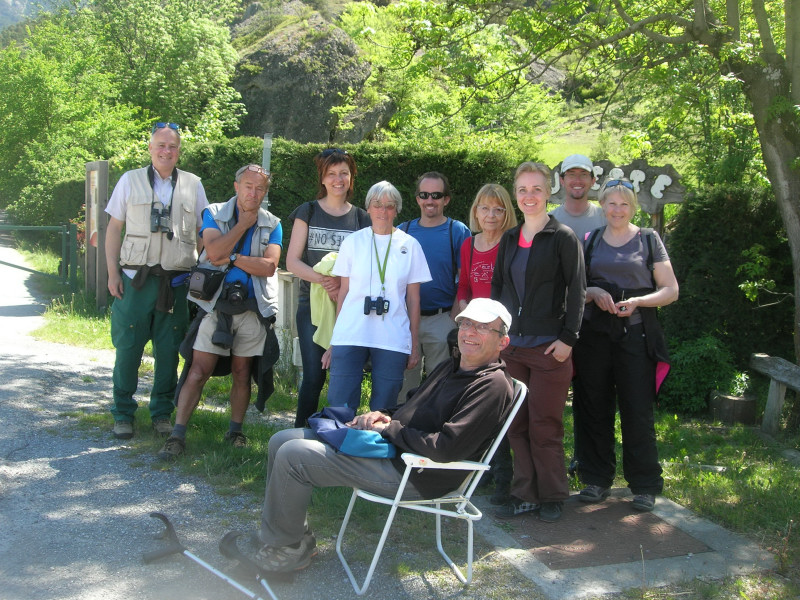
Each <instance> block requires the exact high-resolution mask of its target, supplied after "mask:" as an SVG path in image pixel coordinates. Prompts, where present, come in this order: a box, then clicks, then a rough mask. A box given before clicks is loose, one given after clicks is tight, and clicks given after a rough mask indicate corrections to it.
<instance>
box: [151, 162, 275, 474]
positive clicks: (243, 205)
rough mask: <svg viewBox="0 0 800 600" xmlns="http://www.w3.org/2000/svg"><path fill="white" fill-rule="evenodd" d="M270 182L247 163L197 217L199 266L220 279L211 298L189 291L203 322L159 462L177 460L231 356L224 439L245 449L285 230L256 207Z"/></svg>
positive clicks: (271, 320)
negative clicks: (226, 193)
mask: <svg viewBox="0 0 800 600" xmlns="http://www.w3.org/2000/svg"><path fill="white" fill-rule="evenodd" d="M269 184H270V174H269V173H268V172H267V171H265V170H264V169H263V168H262V167H260V166H258V165H245V166H244V167H242V168H241V169H239V170H238V171H236V179H235V181H234V184H233V187H234V189H235V190H236V195H235V196H234V197H233V198H231V199H230V200H228V201H227V202H223V203H220V204H212V205H211V206H209V207H208V209H207V210H206V211H205V212H204V213H203V226H202V228H201V229H200V236H201V237H202V238H203V244H204V246H205V247H204V249H203V253H202V254H201V255H200V266H202V267H205V268H208V269H215V270H224V271H225V279H224V281H223V282H222V284H221V285H220V287H219V289H218V290H217V291H216V293H215V295H214V296H213V297H212V298H211V300H202V299H198V298H196V297H193V296H192V295H191V293H190V297H189V299H190V300H192V301H193V302H195V303H197V305H198V306H199V307H200V309H201V310H202V313H203V316H202V320H200V319H201V317H200V316H198V319H197V320H199V327H198V328H197V330H196V335H195V338H194V345H193V348H194V351H193V352H192V356H191V365H190V366H189V370H188V375H187V376H186V379H185V381H183V378H182V381H183V385H182V386H181V389H180V394H179V396H178V411H177V414H176V416H175V427H174V428H173V430H172V435H171V436H170V437H169V438H168V439H167V441H166V442H165V444H164V446H163V447H162V448H161V450H160V451H159V452H158V456H159V458H161V459H163V460H171V459H174V458H176V457H178V456H180V455H181V454H183V452H184V450H185V448H186V425H187V424H188V422H189V418H190V417H191V416H192V413H193V412H194V409H195V408H196V407H197V403H198V402H199V401H200V394H201V393H202V392H203V386H204V385H205V383H206V381H208V378H209V377H211V375H212V374H213V373H214V368H215V367H216V366H217V362H218V361H219V359H220V357H221V356H226V357H227V356H229V357H230V371H231V375H232V378H233V384H232V385H231V393H230V400H231V420H230V429H229V430H228V432H227V433H226V434H225V439H226V440H227V441H228V442H230V443H231V444H232V445H233V446H234V447H238V448H241V447H244V446H245V445H247V438H246V437H245V435H244V434H243V433H242V423H243V422H244V416H245V413H246V412H247V407H248V406H249V404H250V375H251V369H252V366H253V359H254V357H256V356H261V355H262V354H263V353H264V349H265V345H266V342H267V329H268V328H270V327H272V324H273V323H274V322H275V316H276V314H277V312H278V281H277V276H276V275H275V270H276V269H277V268H278V260H279V259H280V257H281V244H282V241H283V229H282V228H281V222H280V219H278V218H277V217H275V216H274V215H273V214H272V213H270V212H268V211H267V210H265V209H263V208H261V201H262V200H263V199H264V196H265V195H266V193H267V191H269ZM192 329H193V330H194V324H193V326H192ZM190 335H191V332H190ZM275 342H277V340H275ZM187 362H188V359H187ZM184 370H185V368H184Z"/></svg>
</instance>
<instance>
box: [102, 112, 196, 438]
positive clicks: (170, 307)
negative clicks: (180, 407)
mask: <svg viewBox="0 0 800 600" xmlns="http://www.w3.org/2000/svg"><path fill="white" fill-rule="evenodd" d="M148 149H149V151H150V157H151V160H152V164H151V165H150V166H147V167H144V168H142V169H135V170H133V171H128V172H126V173H124V174H123V175H122V177H121V178H120V180H119V182H118V183H117V185H116V187H115V188H114V192H113V193H112V194H111V198H110V199H109V201H108V206H107V207H106V212H107V213H108V214H109V217H110V218H109V223H108V228H107V230H106V247H105V250H106V261H107V264H108V290H109V292H111V295H112V296H114V298H115V300H114V303H113V305H112V307H111V340H112V342H113V343H114V347H115V348H116V350H117V356H116V362H115V364H114V379H113V382H114V404H113V406H112V408H111V414H112V415H114V430H113V431H114V436H115V437H117V438H120V439H130V438H131V437H133V431H134V430H133V421H134V415H135V413H136V409H137V404H136V401H135V400H134V399H133V395H134V393H135V392H136V388H137V385H138V371H139V365H140V363H141V361H142V353H143V352H144V347H145V344H147V342H148V340H152V341H153V358H154V359H155V374H154V376H153V388H152V390H151V392H150V419H151V421H152V424H153V429H154V430H155V431H156V433H158V434H159V435H163V436H167V435H169V434H170V432H171V431H172V426H171V425H170V415H171V414H172V410H173V408H174V405H173V397H174V395H175V386H176V384H177V379H178V375H177V367H178V347H179V346H180V343H181V341H182V340H183V337H184V335H185V334H186V329H187V327H188V321H189V310H188V305H187V303H186V286H185V284H184V283H180V284H178V282H179V281H181V279H180V278H181V276H182V275H184V274H186V273H188V271H189V269H191V268H192V267H193V266H194V265H196V264H197V243H198V237H197V231H198V229H199V227H200V225H201V224H202V214H203V210H205V208H206V207H207V206H208V199H207V198H206V193H205V190H204V189H203V184H202V183H201V182H200V178H199V177H197V176H196V175H193V174H192V173H188V172H186V171H181V170H178V169H177V168H176V167H175V165H176V164H177V162H178V157H179V156H180V149H181V135H180V128H179V127H178V125H177V124H175V123H162V122H158V123H156V124H155V125H154V126H153V130H152V133H151V136H150V144H149V145H148ZM123 228H124V231H125V235H124V238H123V235H122V232H123ZM120 267H121V270H120ZM120 271H121V272H120ZM176 278H177V279H176ZM185 279H186V278H185V276H184V277H183V280H184V281H185ZM176 284H177V285H176Z"/></svg>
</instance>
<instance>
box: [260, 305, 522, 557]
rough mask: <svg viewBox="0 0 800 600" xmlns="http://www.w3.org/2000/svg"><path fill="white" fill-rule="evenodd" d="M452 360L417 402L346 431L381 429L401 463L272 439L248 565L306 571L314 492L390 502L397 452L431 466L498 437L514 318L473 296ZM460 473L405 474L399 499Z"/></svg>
mask: <svg viewBox="0 0 800 600" xmlns="http://www.w3.org/2000/svg"><path fill="white" fill-rule="evenodd" d="M456 323H457V324H458V328H459V331H458V348H459V351H460V357H459V358H452V359H450V360H446V361H444V362H442V363H440V364H439V365H438V366H437V367H436V368H435V369H434V370H433V371H432V372H431V374H430V375H429V376H428V377H427V379H426V380H425V381H424V382H423V384H422V385H421V386H420V387H419V388H418V389H417V391H416V392H415V393H414V395H413V396H412V397H411V398H410V399H409V400H408V402H406V403H405V404H403V405H402V406H399V407H397V408H394V409H391V410H384V411H373V412H369V413H366V414H363V415H359V416H358V417H356V418H355V419H353V420H352V421H351V422H349V423H348V424H347V425H349V426H350V427H353V428H356V429H369V430H372V431H377V432H379V433H380V434H381V435H382V436H383V437H384V438H385V439H386V440H388V441H389V442H391V443H392V444H394V445H395V446H396V448H397V456H398V458H394V459H389V458H359V457H354V456H347V455H344V454H340V453H337V451H336V450H334V449H333V447H331V446H328V445H327V444H325V443H324V442H322V441H321V440H319V439H318V438H317V437H316V435H315V434H314V432H313V431H312V430H311V429H285V430H283V431H280V432H278V433H276V434H275V435H274V436H272V438H271V439H270V441H269V451H268V462H267V485H266V494H265V498H264V506H263V510H262V513H261V528H260V531H259V538H260V543H261V544H262V546H261V549H260V550H259V551H258V552H257V553H256V556H255V560H256V561H257V562H258V563H259V564H260V566H261V567H262V568H264V569H266V570H268V571H272V572H279V571H296V570H299V569H304V568H305V567H307V566H308V565H309V564H310V563H311V558H312V557H313V556H314V555H316V553H317V551H316V541H315V539H314V536H313V534H312V533H311V530H310V529H308V526H307V524H306V509H307V507H308V504H309V502H310V500H311V494H312V491H313V488H314V487H334V486H350V487H353V486H355V487H359V488H361V489H363V490H366V491H369V492H373V493H376V494H380V495H383V496H390V497H391V496H394V495H395V494H396V493H397V489H398V487H399V485H400V481H401V479H402V475H403V471H404V470H405V463H403V461H402V460H401V459H400V458H399V456H400V455H401V454H402V453H403V452H414V453H416V454H421V455H423V456H426V457H428V458H430V459H432V460H435V461H438V462H450V461H455V460H479V459H480V456H481V455H482V454H483V452H484V451H485V450H486V448H488V446H489V445H490V444H491V442H492V441H493V440H494V439H495V438H496V437H497V433H498V432H499V430H500V428H501V426H502V424H503V422H504V420H505V418H506V415H507V414H508V411H509V410H510V408H511V404H512V401H513V385H512V381H511V379H510V378H509V376H508V375H506V372H505V363H504V362H503V361H502V360H501V359H500V352H501V351H502V350H503V349H504V348H505V347H506V346H507V345H508V342H509V338H508V328H509V327H510V325H511V315H510V314H509V312H508V311H507V310H506V309H505V307H504V306H503V305H502V304H500V303H499V302H497V301H495V300H490V299H489V298H476V299H474V300H472V301H471V302H470V303H469V304H468V305H467V308H466V309H464V311H462V312H461V313H460V314H459V315H458V316H457V317H456ZM463 478H464V473H463V471H462V472H459V471H448V470H438V469H437V470H435V471H434V470H430V469H429V470H421V471H415V472H413V473H412V474H411V476H410V478H409V480H408V485H407V487H406V492H405V495H404V496H403V497H404V498H406V499H414V498H436V497H438V496H440V495H442V494H445V493H447V492H450V491H452V490H454V489H455V488H457V487H458V485H459V484H460V483H461V481H462V480H463Z"/></svg>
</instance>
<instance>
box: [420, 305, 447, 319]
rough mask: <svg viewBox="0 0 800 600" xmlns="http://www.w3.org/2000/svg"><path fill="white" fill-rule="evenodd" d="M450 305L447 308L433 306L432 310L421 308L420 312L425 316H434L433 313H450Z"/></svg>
mask: <svg viewBox="0 0 800 600" xmlns="http://www.w3.org/2000/svg"><path fill="white" fill-rule="evenodd" d="M449 312H450V307H447V308H432V309H431V310H421V311H419V314H420V315H422V316H423V317H432V316H433V315H438V314H439V313H449Z"/></svg>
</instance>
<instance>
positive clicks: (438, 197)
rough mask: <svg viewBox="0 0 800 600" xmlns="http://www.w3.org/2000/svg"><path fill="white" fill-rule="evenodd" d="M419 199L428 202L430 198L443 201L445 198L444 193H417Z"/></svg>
mask: <svg viewBox="0 0 800 600" xmlns="http://www.w3.org/2000/svg"><path fill="white" fill-rule="evenodd" d="M417 198H419V199H420V200H427V199H428V198H433V199H434V200H441V199H442V198H444V192H417Z"/></svg>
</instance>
